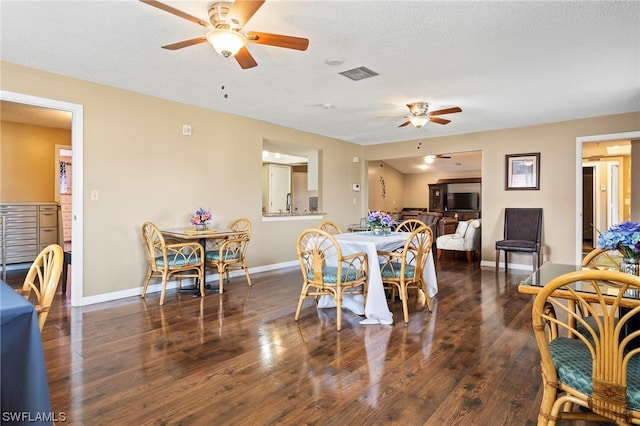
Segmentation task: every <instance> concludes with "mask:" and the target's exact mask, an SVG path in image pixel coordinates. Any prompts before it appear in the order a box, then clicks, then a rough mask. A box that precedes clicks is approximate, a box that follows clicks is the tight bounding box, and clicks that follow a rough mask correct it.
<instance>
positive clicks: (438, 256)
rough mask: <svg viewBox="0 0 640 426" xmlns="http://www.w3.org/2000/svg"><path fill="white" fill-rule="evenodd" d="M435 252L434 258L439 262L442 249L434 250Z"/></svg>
mask: <svg viewBox="0 0 640 426" xmlns="http://www.w3.org/2000/svg"><path fill="white" fill-rule="evenodd" d="M436 252H437V256H436V257H437V259H438V261H440V256H442V249H440V248H439V249H436Z"/></svg>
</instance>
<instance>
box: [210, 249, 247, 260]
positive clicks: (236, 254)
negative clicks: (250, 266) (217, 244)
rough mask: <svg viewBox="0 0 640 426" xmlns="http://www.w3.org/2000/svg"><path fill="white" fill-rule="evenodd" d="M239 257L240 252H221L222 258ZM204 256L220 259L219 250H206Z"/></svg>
mask: <svg viewBox="0 0 640 426" xmlns="http://www.w3.org/2000/svg"><path fill="white" fill-rule="evenodd" d="M240 257H241V253H240V252H232V251H225V252H223V253H222V260H232V259H240ZM204 258H205V259H207V260H216V261H218V260H220V252H219V251H208V252H207V253H206V254H205V255H204Z"/></svg>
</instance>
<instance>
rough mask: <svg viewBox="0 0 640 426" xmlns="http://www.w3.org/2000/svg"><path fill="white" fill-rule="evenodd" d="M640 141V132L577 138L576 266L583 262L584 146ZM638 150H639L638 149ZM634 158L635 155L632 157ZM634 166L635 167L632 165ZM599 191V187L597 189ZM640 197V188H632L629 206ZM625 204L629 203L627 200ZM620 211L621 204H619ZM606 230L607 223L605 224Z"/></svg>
mask: <svg viewBox="0 0 640 426" xmlns="http://www.w3.org/2000/svg"><path fill="white" fill-rule="evenodd" d="M638 140H640V130H639V131H633V132H626V133H612V134H603V135H592V136H580V137H577V138H576V177H575V179H576V180H575V182H576V206H575V210H576V221H575V238H576V240H575V256H576V257H575V262H576V264H580V262H581V260H582V246H583V232H584V223H585V220H584V209H583V179H584V178H583V152H584V146H585V145H586V144H588V143H591V142H605V141H632V143H633V141H638ZM636 149H637V148H636ZM632 157H633V155H632ZM632 166H633V165H632ZM595 189H597V187H596V188H595ZM636 197H640V188H638V187H632V188H631V195H630V197H629V204H630V205H633V203H635V201H632V200H631V198H634V199H635V198H636ZM625 203H627V201H626V200H625ZM618 211H619V204H618ZM637 214H638V213H637V212H636V213H633V212H632V218H633V215H637ZM594 220H595V218H594ZM605 228H606V223H605ZM593 239H595V240H597V236H596V235H594V236H593Z"/></svg>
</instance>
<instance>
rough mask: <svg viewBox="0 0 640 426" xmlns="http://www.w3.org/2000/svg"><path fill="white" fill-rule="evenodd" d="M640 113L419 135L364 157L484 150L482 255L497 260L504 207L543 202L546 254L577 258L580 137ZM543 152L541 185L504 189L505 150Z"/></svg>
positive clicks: (624, 127) (639, 190)
mask: <svg viewBox="0 0 640 426" xmlns="http://www.w3.org/2000/svg"><path fill="white" fill-rule="evenodd" d="M639 129H640V113H638V112H636V113H630V114H620V115H614V116H605V117H596V118H590V119H584V120H573V121H565V122H559V123H550V124H544V125H539V126H528V127H521V128H515V129H504V130H496V131H488V132H482V133H470V134H465V135H457V136H450V137H439V138H430V139H426V140H425V139H420V141H421V142H422V143H423V145H422V149H421V150H420V152H418V151H417V150H416V140H413V141H407V142H400V143H389V144H379V145H372V146H366V147H365V159H366V160H367V161H374V160H375V161H378V160H381V159H387V158H389V159H390V158H401V157H413V156H418V155H423V154H424V153H425V152H429V153H430V154H445V153H451V152H464V151H474V150H481V151H482V259H483V261H491V262H493V261H495V245H494V243H495V241H497V240H498V239H501V238H502V229H503V228H502V227H503V218H504V208H505V207H542V208H543V209H544V212H543V221H544V225H543V233H544V260H545V261H553V262H562V263H573V262H574V261H575V257H576V253H577V250H578V249H577V248H576V247H575V242H576V235H575V232H576V231H575V222H576V211H575V206H576V188H577V185H576V182H575V180H576V138H577V137H579V136H589V135H602V134H611V133H623V132H632V131H638V130H639ZM528 152H540V166H541V169H540V190H539V191H505V189H504V162H505V160H504V159H505V155H506V154H517V153H528ZM634 188H635V189H633V197H632V200H637V199H640V187H638V186H635V187H634ZM513 262H515V263H520V264H523V265H527V264H530V256H529V257H525V256H524V255H522V256H515V255H514V256H513Z"/></svg>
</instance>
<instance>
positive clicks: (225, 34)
mask: <svg viewBox="0 0 640 426" xmlns="http://www.w3.org/2000/svg"><path fill="white" fill-rule="evenodd" d="M207 40H209V43H211V45H212V46H213V48H214V49H215V50H216V52H218V53H219V54H221V55H222V56H224V57H225V58H228V57H229V56H235V54H236V53H238V51H239V50H240V49H242V48H243V47H245V46H246V45H247V39H246V37H245V36H244V35H242V34H240V33H239V32H238V31H234V30H227V29H215V30H211V31H209V32H208V33H207Z"/></svg>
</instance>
